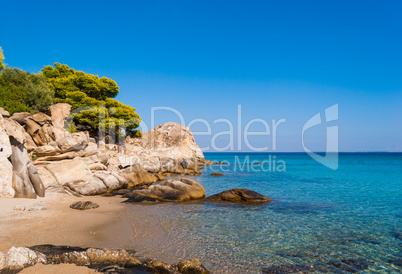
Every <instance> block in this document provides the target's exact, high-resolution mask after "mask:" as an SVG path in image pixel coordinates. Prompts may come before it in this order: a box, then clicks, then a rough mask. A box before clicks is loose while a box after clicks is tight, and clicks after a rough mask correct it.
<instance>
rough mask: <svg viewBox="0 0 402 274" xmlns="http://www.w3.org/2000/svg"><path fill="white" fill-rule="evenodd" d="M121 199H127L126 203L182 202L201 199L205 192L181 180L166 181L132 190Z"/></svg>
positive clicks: (190, 181)
mask: <svg viewBox="0 0 402 274" xmlns="http://www.w3.org/2000/svg"><path fill="white" fill-rule="evenodd" d="M123 197H125V198H129V199H128V200H127V201H126V202H145V201H150V202H155V201H159V202H172V201H175V202H184V201H191V200H200V199H203V198H204V197H205V190H204V188H203V187H202V185H200V184H199V183H197V182H195V181H193V180H190V179H186V178H182V179H181V180H180V181H178V180H167V181H164V182H162V183H161V184H157V185H151V186H150V187H148V188H146V189H140V190H133V192H132V193H129V194H125V195H123Z"/></svg>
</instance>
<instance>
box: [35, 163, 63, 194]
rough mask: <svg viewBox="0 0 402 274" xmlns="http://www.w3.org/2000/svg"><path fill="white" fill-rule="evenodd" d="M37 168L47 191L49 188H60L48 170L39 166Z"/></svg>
mask: <svg viewBox="0 0 402 274" xmlns="http://www.w3.org/2000/svg"><path fill="white" fill-rule="evenodd" d="M36 168H37V170H38V173H39V176H40V178H41V179H42V183H43V186H44V187H45V189H48V188H49V187H57V186H59V184H58V183H57V180H56V178H54V177H53V175H52V174H51V173H50V172H49V170H47V169H46V168H45V167H44V166H37V167H36Z"/></svg>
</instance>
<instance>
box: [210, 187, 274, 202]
mask: <svg viewBox="0 0 402 274" xmlns="http://www.w3.org/2000/svg"><path fill="white" fill-rule="evenodd" d="M205 201H209V202H231V203H250V204H260V203H267V202H270V201H272V199H270V198H267V197H265V196H264V195H261V194H259V193H258V192H255V191H252V190H249V189H245V188H234V189H231V190H225V191H223V192H221V193H219V194H216V195H213V196H209V197H207V198H206V199H205Z"/></svg>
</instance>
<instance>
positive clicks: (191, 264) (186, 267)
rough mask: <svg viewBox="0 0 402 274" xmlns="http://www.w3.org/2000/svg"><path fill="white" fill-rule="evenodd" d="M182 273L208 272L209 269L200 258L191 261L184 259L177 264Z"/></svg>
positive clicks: (198, 273) (203, 273)
mask: <svg viewBox="0 0 402 274" xmlns="http://www.w3.org/2000/svg"><path fill="white" fill-rule="evenodd" d="M177 267H178V269H179V271H180V273H186V274H187V273H188V274H207V273H209V271H208V270H207V269H206V268H205V267H204V266H203V265H202V264H201V262H200V260H198V259H191V260H190V261H182V262H180V263H178V264H177Z"/></svg>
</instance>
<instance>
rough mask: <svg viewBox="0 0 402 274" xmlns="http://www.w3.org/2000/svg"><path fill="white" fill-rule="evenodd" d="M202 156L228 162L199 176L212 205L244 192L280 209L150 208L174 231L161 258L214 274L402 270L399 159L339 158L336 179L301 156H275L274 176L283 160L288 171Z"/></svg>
mask: <svg viewBox="0 0 402 274" xmlns="http://www.w3.org/2000/svg"><path fill="white" fill-rule="evenodd" d="M205 156H206V158H207V159H209V160H213V161H224V160H227V161H228V162H230V163H231V164H230V165H227V166H220V167H219V166H210V167H207V168H206V169H205V170H203V175H202V176H199V177H196V180H197V181H198V182H199V183H201V184H202V185H203V186H204V188H205V190H206V193H207V196H209V195H213V194H216V193H219V192H221V191H223V190H228V189H231V188H248V189H251V190H254V191H257V192H259V193H261V194H263V195H265V196H267V197H270V198H272V199H273V200H274V201H273V202H271V203H269V204H266V205H259V206H255V205H219V204H212V203H197V204H194V203H192V204H173V203H172V204H163V205H154V206H150V207H149V212H150V214H152V215H153V217H154V220H159V221H158V222H159V225H161V226H164V227H165V228H166V229H167V231H169V230H170V232H166V235H165V236H164V237H162V238H165V241H160V242H159V244H158V248H159V250H162V251H161V252H160V253H161V254H159V255H160V256H159V258H160V259H164V258H167V259H168V260H169V261H174V260H178V259H183V258H194V257H195V258H199V259H200V260H201V261H202V262H203V263H204V265H206V267H207V268H209V269H210V270H214V271H218V272H255V273H258V272H261V271H262V269H266V271H267V272H269V270H271V271H273V270H275V269H276V270H278V269H282V272H283V271H286V270H287V269H289V267H290V266H306V265H307V266H310V267H312V268H311V271H318V270H317V269H321V271H323V270H322V269H325V271H329V272H339V273H348V271H359V270H360V271H364V272H379V273H381V272H382V273H383V272H401V271H402V263H401V260H402V237H401V232H402V222H401V220H402V168H401V167H402V154H381V153H377V154H341V155H340V158H339V169H338V170H336V171H333V170H331V169H329V168H327V167H324V166H322V165H321V164H319V163H317V162H315V161H314V160H312V159H311V158H310V157H309V156H308V155H305V154H276V155H275V157H276V158H275V161H276V163H273V161H272V160H273V159H272V155H271V167H272V166H273V165H274V164H277V163H278V162H279V161H284V162H285V164H286V172H279V171H273V170H272V169H271V171H267V167H268V165H264V166H258V165H243V166H242V164H243V163H244V160H245V159H248V161H249V162H252V161H260V162H263V161H264V160H268V155H264V154H227V153H226V154H215V153H210V154H208V153H206V154H205ZM235 157H238V158H237V160H236V158H235ZM247 157H248V158H247ZM236 161H237V163H236ZM239 161H240V163H241V164H240V165H239ZM242 167H243V169H242ZM264 167H265V168H264ZM219 168H222V169H221V170H219ZM262 168H264V169H265V170H266V171H263V170H262ZM212 172H221V173H223V174H225V176H223V177H212V176H209V174H211V173H212ZM144 248H145V246H144ZM151 249H152V248H150V247H149V246H148V249H147V250H148V251H149V252H151ZM147 250H145V251H144V254H146V253H147ZM278 267H282V268H278ZM317 267H320V268H317ZM321 271H319V272H321ZM278 273H279V272H278Z"/></svg>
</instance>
